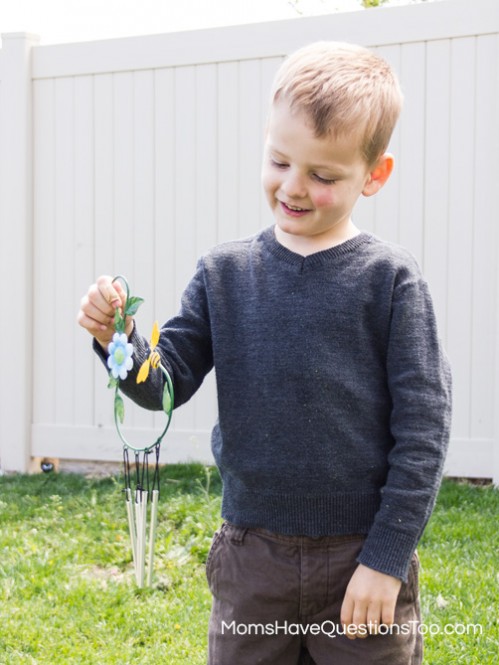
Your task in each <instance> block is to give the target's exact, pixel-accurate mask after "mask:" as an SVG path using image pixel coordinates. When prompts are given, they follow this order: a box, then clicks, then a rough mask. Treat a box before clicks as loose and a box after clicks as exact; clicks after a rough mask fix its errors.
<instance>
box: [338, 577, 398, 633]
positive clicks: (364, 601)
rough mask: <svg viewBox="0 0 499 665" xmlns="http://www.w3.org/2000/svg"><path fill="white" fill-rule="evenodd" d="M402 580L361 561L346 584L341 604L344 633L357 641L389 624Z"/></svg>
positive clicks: (391, 621)
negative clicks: (379, 627)
mask: <svg viewBox="0 0 499 665" xmlns="http://www.w3.org/2000/svg"><path fill="white" fill-rule="evenodd" d="M401 586H402V582H401V581H400V580H399V579H397V578H396V577H392V576H391V575H385V574H384V573H380V572H378V571H376V570H373V569H372V568H368V567H367V566H363V565H362V564H359V566H358V567H357V569H356V570H355V572H354V574H353V575H352V578H351V580H350V582H349V584H348V586H347V590H346V593H345V598H344V599H343V605H342V606H341V623H342V625H343V627H344V630H345V635H346V636H347V637H348V638H349V639H351V640H354V639H355V638H356V637H360V638H364V637H367V635H369V634H375V633H376V626H379V625H380V624H385V625H387V626H390V625H392V624H393V622H394V620H395V605H396V602H397V597H398V595H399V591H400V587H401Z"/></svg>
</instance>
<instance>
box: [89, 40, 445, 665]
mask: <svg viewBox="0 0 499 665" xmlns="http://www.w3.org/2000/svg"><path fill="white" fill-rule="evenodd" d="M401 100H402V98H401V93H400V90H399V86H398V83H397V81H396V79H395V77H394V74H393V73H392V71H391V69H390V67H389V66H388V65H387V64H386V62H384V61H383V60H382V59H380V58H379V57H377V56H376V55H374V54H373V53H371V52H369V51H367V50H365V49H363V48H360V47H356V46H353V45H347V44H337V43H318V44H313V45H311V46H309V47H306V48H304V49H301V50H300V51H298V52H297V53H295V54H294V55H293V56H291V57H290V58H288V59H287V60H286V61H285V62H284V64H283V65H282V67H281V69H280V70H279V72H278V74H277V77H276V81H275V85H274V90H273V95H272V104H271V109H270V116H269V120H268V126H267V131H266V140H265V156H264V164H263V172H262V180H263V187H264V189H265V192H266V195H267V198H268V201H269V204H270V206H271V208H272V210H273V213H274V218H275V226H273V227H272V228H267V229H265V230H264V231H262V232H260V233H258V234H257V235H256V236H254V237H252V238H249V239H245V240H242V241H239V242H230V243H226V244H223V245H221V246H219V247H217V248H215V249H213V250H212V251H211V252H209V253H208V254H207V255H206V256H204V257H203V258H202V259H201V260H200V261H199V264H198V267H197V271H196V274H195V275H194V277H193V279H192V281H191V282H190V284H189V285H188V287H187V289H186V291H185V293H184V295H183V298H182V305H181V309H180V312H179V314H178V315H177V316H176V317H174V318H172V319H171V320H170V321H168V322H167V323H166V324H165V325H164V326H163V328H162V330H161V338H160V342H159V345H158V350H159V352H160V354H161V359H162V363H163V364H164V365H165V367H167V368H168V370H169V371H170V372H171V374H172V376H173V381H174V386H175V404H176V406H179V405H180V404H182V403H184V402H186V401H187V400H188V399H189V398H190V397H191V396H192V395H193V394H194V393H195V392H196V390H197V389H198V387H199V386H200V384H201V383H202V381H203V378H204V377H205V375H206V374H207V372H209V371H210V369H211V368H212V367H213V366H214V367H215V368H216V379H217V390H218V405H219V420H218V422H217V424H216V425H215V428H214V430H213V437H212V448H213V455H214V458H215V461H216V463H217V466H218V468H219V470H220V473H221V476H222V479H223V503H222V516H223V518H224V519H225V522H224V524H223V526H222V528H221V529H220V531H219V532H217V534H215V537H214V540H213V544H212V547H211V550H210V553H209V557H208V561H207V576H208V581H209V585H210V589H211V591H212V593H213V608H212V615H211V619H210V629H209V638H210V646H209V663H210V665H254V664H256V663H265V664H267V665H294V664H296V663H298V662H302V661H300V658H301V656H300V654H302V655H303V654H304V653H306V652H308V654H309V655H310V657H311V658H312V659H313V661H314V662H315V663H316V664H317V665H327V664H330V663H338V664H339V665H368V664H370V663H380V664H381V663H382V664H383V665H386V664H388V663H389V664H390V665H409V664H412V665H414V664H416V663H421V661H422V645H421V635H420V634H419V631H418V625H419V624H418V622H419V604H418V583H417V573H418V563H417V557H416V554H415V548H416V545H417V542H418V540H419V538H420V537H421V534H422V531H423V529H424V527H425V524H426V522H427V520H428V518H429V516H430V513H431V510H432V507H433V503H434V500H435V496H436V493H437V490H438V487H439V483H440V480H441V474H442V468H443V462H444V457H445V452H446V447H447V443H448V436H449V422H450V377H449V369H448V365H447V362H446V360H445V357H444V355H443V352H442V350H441V347H440V343H439V340H438V336H437V330H436V325H435V317H434V314H433V307H432V303H431V299H430V296H429V293H428V288H427V285H426V283H425V281H424V279H423V278H422V276H421V273H420V270H419V268H418V266H417V265H416V263H415V261H414V260H413V259H412V257H411V256H410V255H409V254H408V253H407V252H406V251H404V250H402V249H400V248H398V247H396V246H393V245H391V244H388V243H386V242H383V241H382V240H380V239H378V238H376V237H375V236H373V235H371V234H368V233H365V232H361V231H359V230H358V229H357V228H356V227H355V226H354V224H353V222H352V218H351V214H352V209H353V207H354V205H355V202H356V201H357V199H358V197H359V196H360V195H361V194H362V195H364V196H372V195H373V194H375V193H376V192H378V191H379V189H380V188H381V187H382V186H383V185H384V184H385V182H386V181H387V179H388V177H389V176H390V173H391V171H392V167H393V159H392V157H391V156H390V155H389V154H386V152H385V151H386V148H387V146H388V142H389V139H390V136H391V133H392V130H393V127H394V125H395V123H396V120H397V118H398V115H399V112H400V108H401ZM123 300H124V294H123V291H122V289H121V288H120V286H119V284H114V285H113V284H112V283H111V279H110V278H109V277H101V278H99V280H98V281H97V283H96V284H95V285H93V286H92V287H91V288H90V290H89V292H88V294H87V296H85V297H84V299H83V300H82V305H81V311H80V314H79V322H80V324H81V325H82V326H83V327H85V328H86V329H87V330H89V332H90V333H91V334H92V335H93V336H94V337H95V340H96V342H95V347H96V349H97V350H98V351H99V353H100V355H101V357H102V358H103V359H104V360H105V357H106V351H105V350H106V348H107V344H108V342H109V340H110V338H111V336H112V333H113V328H112V317H113V313H114V309H115V308H116V307H118V306H122V304H123ZM127 334H128V335H129V338H130V341H131V342H132V343H133V345H134V347H135V355H134V358H135V366H134V369H133V370H132V371H131V372H130V375H129V377H128V378H127V379H126V381H124V382H123V383H122V385H123V389H124V390H126V392H127V393H128V394H129V395H130V396H131V397H132V398H133V399H134V400H136V401H137V402H138V403H139V404H142V405H143V406H145V407H148V408H156V409H160V408H161V394H162V386H161V385H160V384H161V381H162V375H161V373H159V372H158V373H155V374H154V377H153V379H152V380H148V381H147V382H146V383H145V384H141V385H137V384H136V381H135V378H136V369H137V368H138V367H140V365H141V363H142V361H143V359H144V358H145V357H146V354H147V353H148V348H147V342H146V341H145V340H144V339H143V338H142V337H141V336H139V334H138V331H137V329H136V327H135V325H134V323H133V321H132V320H129V321H128V323H127ZM342 626H343V628H342ZM346 627H348V629H346ZM356 638H362V639H356Z"/></svg>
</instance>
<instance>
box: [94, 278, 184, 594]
mask: <svg viewBox="0 0 499 665" xmlns="http://www.w3.org/2000/svg"><path fill="white" fill-rule="evenodd" d="M117 280H120V281H121V282H122V283H123V284H124V286H125V290H126V302H125V306H124V307H123V312H121V311H120V309H117V310H116V313H115V317H114V328H115V333H114V335H113V339H112V341H111V342H110V344H109V346H108V353H109V355H108V360H107V364H108V367H109V370H110V375H109V384H108V387H109V388H112V389H114V391H115V392H114V422H115V424H116V429H117V431H118V435H119V437H120V439H121V441H122V442H123V466H124V479H125V488H124V493H125V504H126V512H127V517H128V529H129V532H130V544H131V549H132V556H133V564H134V569H135V578H136V581H137V585H138V586H139V587H140V588H142V587H144V586H150V585H151V580H152V573H153V563H154V544H155V540H156V525H157V517H158V501H159V492H160V487H159V455H160V447H161V442H162V440H163V438H164V436H165V434H166V432H167V431H168V428H169V426H170V422H171V418H172V412H173V383H172V380H171V377H170V375H169V373H168V371H167V370H166V369H165V367H163V365H162V364H161V357H160V355H159V353H158V352H157V351H156V347H157V345H158V342H159V326H158V324H157V322H156V323H155V324H154V326H153V329H152V334H151V343H150V351H149V356H148V357H147V359H146V360H145V361H144V362H143V364H142V366H141V367H140V369H139V372H138V374H137V379H136V380H137V383H142V382H144V381H146V380H147V377H148V376H149V372H150V371H151V370H152V371H161V372H162V373H163V375H164V378H165V384H164V388H163V398H162V405H163V411H164V412H165V414H166V419H167V420H166V425H165V426H164V429H163V431H162V432H161V434H160V435H159V436H158V438H157V439H156V441H155V442H154V443H153V444H152V445H147V446H142V447H139V446H134V445H132V444H131V443H129V441H127V439H126V438H125V436H124V435H123V432H122V430H121V426H122V425H123V421H124V417H125V404H124V402H123V398H122V396H121V395H120V381H122V380H124V379H125V378H126V377H127V374H128V372H129V371H130V370H131V369H132V367H133V358H132V356H133V345H132V344H130V343H129V342H128V338H127V336H126V334H125V323H126V317H127V316H133V315H134V314H135V313H136V312H137V310H138V308H139V307H140V305H141V304H142V303H143V302H144V300H143V298H138V297H136V296H130V292H129V288H128V282H127V281H126V279H125V278H124V277H122V276H121V275H118V276H117V277H115V278H114V280H113V282H115V281H117ZM150 457H152V458H153V462H152V463H150V461H149V458H150ZM151 467H152V472H151Z"/></svg>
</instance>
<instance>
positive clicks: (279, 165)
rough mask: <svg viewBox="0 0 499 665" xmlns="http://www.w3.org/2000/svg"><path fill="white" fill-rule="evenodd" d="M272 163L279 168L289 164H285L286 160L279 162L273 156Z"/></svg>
mask: <svg viewBox="0 0 499 665" xmlns="http://www.w3.org/2000/svg"><path fill="white" fill-rule="evenodd" d="M270 163H271V164H272V166H275V167H276V168H277V169H285V168H286V166H287V164H285V163H284V162H278V161H277V160H276V159H272V158H271V159H270Z"/></svg>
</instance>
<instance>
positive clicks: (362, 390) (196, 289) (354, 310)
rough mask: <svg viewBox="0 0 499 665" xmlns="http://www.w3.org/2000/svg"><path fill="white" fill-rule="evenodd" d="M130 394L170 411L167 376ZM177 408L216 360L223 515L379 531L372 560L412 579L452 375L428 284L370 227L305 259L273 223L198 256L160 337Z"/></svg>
mask: <svg viewBox="0 0 499 665" xmlns="http://www.w3.org/2000/svg"><path fill="white" fill-rule="evenodd" d="M130 341H131V342H132V343H133V344H134V347H135V369H134V370H132V372H131V374H130V375H129V377H128V378H127V379H126V381H125V382H122V388H123V390H124V392H126V393H127V394H128V395H129V396H130V397H131V398H132V399H134V400H135V401H136V402H137V403H139V404H141V405H143V406H144V407H146V408H151V409H160V408H161V394H162V374H161V372H155V373H153V376H152V378H150V379H148V381H147V382H146V383H145V384H140V385H137V384H136V382H135V373H136V368H138V367H139V366H140V364H141V362H142V360H143V359H144V358H145V357H146V354H147V352H148V347H147V342H146V341H145V340H144V339H143V338H142V337H141V336H140V335H139V334H138V332H137V331H136V330H134V332H133V334H132V336H131V340H130ZM158 350H159V351H160V354H161V357H162V362H163V364H164V365H165V367H166V368H167V369H169V371H170V372H171V374H172V377H173V381H174V387H175V406H179V405H180V404H182V403H184V402H186V401H187V400H188V399H189V398H190V397H191V396H192V395H193V394H194V393H195V392H196V390H197V389H198V387H199V386H200V385H201V383H202V381H203V378H204V377H205V375H206V374H207V372H209V371H210V369H211V368H212V367H213V366H214V367H215V371H216V380H217V392H218V408H219V419H218V422H217V424H216V425H215V427H214V430H213V435H212V449H213V455H214V458H215V461H216V464H217V466H218V468H219V470H220V473H221V476H222V479H223V503H222V515H223V517H224V518H225V519H227V520H229V521H230V522H232V523H234V524H236V525H239V526H253V527H262V528H266V529H269V530H271V531H274V532H278V533H283V534H294V535H298V534H300V535H308V536H320V535H330V534H366V535H367V538H366V541H365V544H364V547H363V549H362V552H361V554H360V556H359V562H361V563H363V564H365V565H366V566H369V567H371V568H374V569H376V570H379V571H381V572H384V573H387V574H390V575H393V576H395V577H398V578H400V579H403V580H405V579H407V571H408V566H409V562H410V559H411V556H412V553H413V551H414V549H415V547H416V545H417V542H418V540H419V538H420V536H421V534H422V531H423V529H424V527H425V525H426V522H427V520H428V518H429V516H430V513H431V510H432V508H433V504H434V501H435V497H436V494H437V491H438V487H439V484H440V480H441V475H442V470H443V462H444V458H445V453H446V448H447V444H448V438H449V427H450V403H451V398H450V373H449V368H448V364H447V361H446V359H445V356H444V354H443V352H442V349H441V346H440V343H439V339H438V335H437V329H436V324H435V317H434V313H433V307H432V302H431V298H430V295H429V293H428V288H427V285H426V282H425V281H424V279H423V278H422V276H421V273H420V270H419V268H418V266H417V264H416V262H415V261H414V259H413V258H412V257H411V256H410V255H409V254H408V253H407V252H406V251H405V250H403V249H401V248H399V247H396V246H394V245H391V244H388V243H386V242H383V241H381V240H379V239H378V238H376V237H375V236H373V235H370V234H367V233H361V234H360V235H358V236H356V237H355V238H353V239H351V240H348V241H346V242H344V243H343V244H341V245H339V246H337V247H334V248H332V249H328V250H325V251H321V252H318V253H316V254H313V255H311V256H308V257H305V258H304V257H302V256H299V255H297V254H295V253H293V252H291V251H289V250H288V249H286V248H285V247H283V246H282V245H280V244H279V243H278V242H277V240H276V238H275V235H274V230H273V228H268V229H266V230H264V231H263V232H261V233H259V234H258V235H256V236H254V237H252V238H249V239H246V240H241V241H236V242H230V243H226V244H223V245H220V246H218V247H216V248H215V249H213V250H212V251H211V252H209V253H208V254H207V255H206V256H204V257H203V258H202V259H201V260H200V261H199V263H198V267H197V271H196V274H195V275H194V277H193V279H192V281H191V282H190V284H189V285H188V287H187V289H186V291H185V293H184V295H183V298H182V305H181V309H180V312H179V314H178V315H177V316H175V317H174V318H172V319H171V320H169V321H168V322H167V323H166V324H165V325H164V326H163V328H162V330H161V339H160V343H159V346H158Z"/></svg>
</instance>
